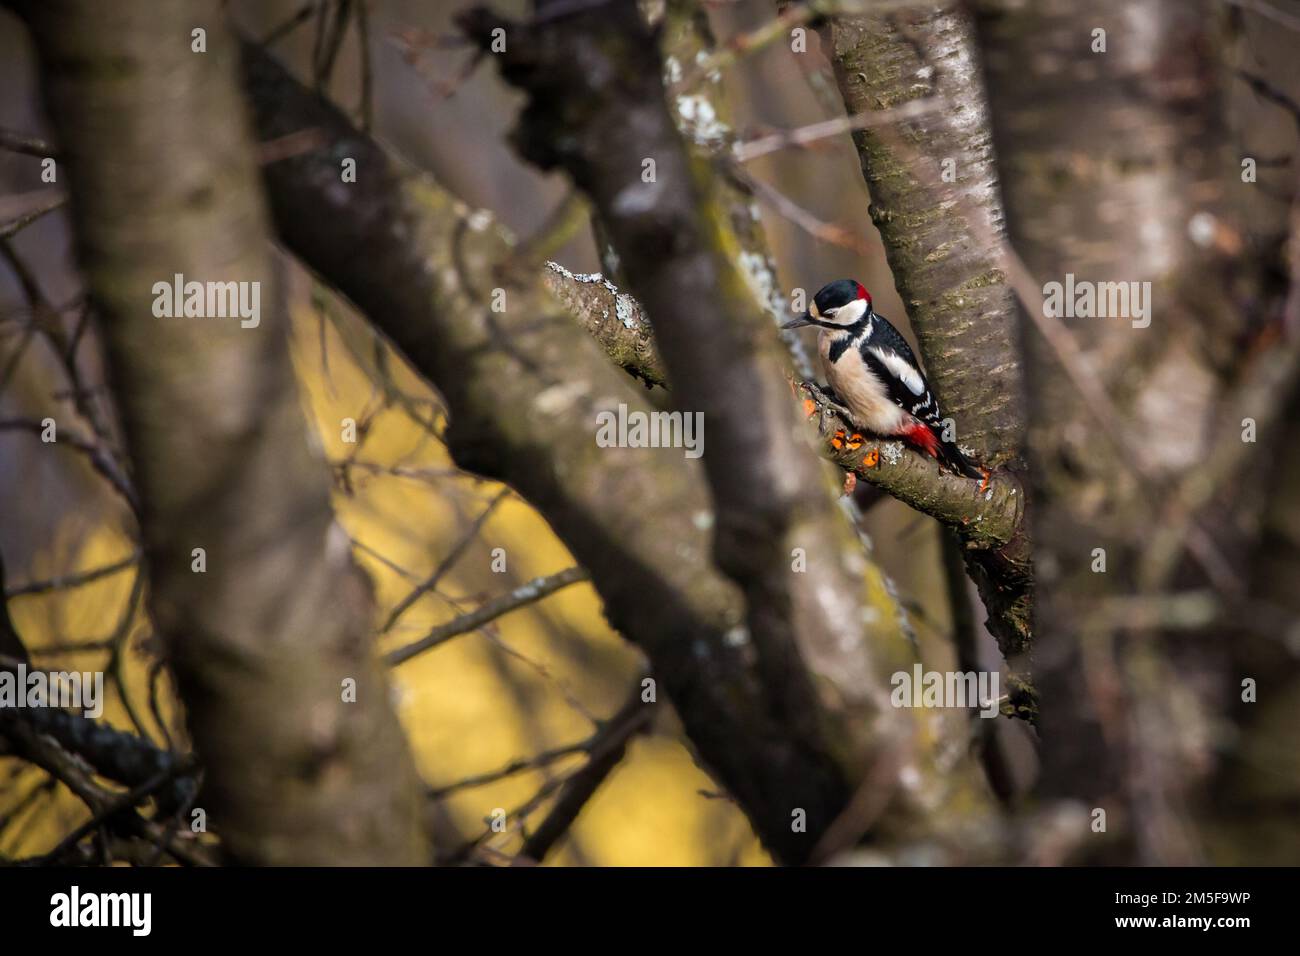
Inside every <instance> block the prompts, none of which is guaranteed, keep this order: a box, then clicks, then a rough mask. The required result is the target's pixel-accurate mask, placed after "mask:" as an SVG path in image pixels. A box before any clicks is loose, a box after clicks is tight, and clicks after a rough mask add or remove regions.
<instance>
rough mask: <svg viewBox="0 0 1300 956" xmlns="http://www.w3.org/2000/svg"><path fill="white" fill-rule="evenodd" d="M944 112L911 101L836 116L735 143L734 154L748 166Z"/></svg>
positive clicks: (930, 102)
mask: <svg viewBox="0 0 1300 956" xmlns="http://www.w3.org/2000/svg"><path fill="white" fill-rule="evenodd" d="M942 109H943V103H942V102H941V101H940V100H939V99H938V98H936V97H927V98H926V99H921V100H912V101H911V102H910V103H904V104H903V105H902V106H896V107H894V108H893V109H887V110H873V111H871V112H867V113H858V114H856V115H854V116H837V117H835V118H833V119H828V120H822V121H821V122H819V123H810V124H809V125H807V126H799V127H796V128H795V129H783V130H778V131H776V132H773V133H768V134H766V135H764V136H759V137H757V138H755V139H751V140H749V141H748V142H744V143H736V144H735V145H734V146H732V148H731V154H732V157H733V158H735V159H736V160H737V161H738V162H742V163H748V162H750V161H751V160H754V159H758V157H760V156H766V155H768V154H769V153H775V152H777V151H778V150H782V149H787V148H789V147H791V146H807V145H809V144H811V143H815V142H818V141H820V140H823V139H828V138H830V137H832V136H840V135H842V134H844V133H852V132H854V131H856V130H863V129H872V128H873V127H876V126H885V125H886V124H889V123H902V122H906V121H908V120H914V119H919V118H920V117H922V116H930V115H932V114H934V113H937V112H939V111H940V110H942Z"/></svg>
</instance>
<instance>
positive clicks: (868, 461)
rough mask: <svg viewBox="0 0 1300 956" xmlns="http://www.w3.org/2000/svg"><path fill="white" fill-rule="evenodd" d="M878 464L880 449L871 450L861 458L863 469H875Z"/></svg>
mask: <svg viewBox="0 0 1300 956" xmlns="http://www.w3.org/2000/svg"><path fill="white" fill-rule="evenodd" d="M879 464H880V449H879V448H873V449H871V450H870V451H869V452H867V453H866V454H865V455H863V456H862V467H863V468H875V467H877V466H878V465H879Z"/></svg>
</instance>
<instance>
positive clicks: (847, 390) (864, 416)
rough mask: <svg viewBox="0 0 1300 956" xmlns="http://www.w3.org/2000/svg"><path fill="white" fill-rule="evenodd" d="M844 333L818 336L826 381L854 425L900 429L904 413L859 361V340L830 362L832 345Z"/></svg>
mask: <svg viewBox="0 0 1300 956" xmlns="http://www.w3.org/2000/svg"><path fill="white" fill-rule="evenodd" d="M844 337H845V333H843V332H838V331H832V330H829V329H823V330H822V332H821V334H820V335H819V336H818V337H817V351H818V352H819V353H820V354H821V358H822V366H823V367H824V368H825V370H826V380H827V381H828V382H830V385H831V388H833V389H835V394H836V395H838V396H839V398H840V401H842V402H844V404H846V405H847V406H848V407H849V414H850V417H852V419H853V421H854V424H856V425H857V426H858V427H859V428H866V429H868V430H870V431H873V432H876V433H877V434H880V435H893V434H896V433H897V432H899V431H900V430H901V429H902V427H903V424H904V419H905V418H906V417H907V413H906V412H904V411H903V410H902V409H901V408H899V407H898V406H897V405H895V404H894V403H893V401H892V400H890V398H889V393H888V392H887V391H886V390H885V386H884V384H883V383H882V382H881V381H880V379H879V378H877V377H876V375H875V373H874V372H872V371H871V369H870V368H868V367H867V364H866V363H865V362H864V361H863V360H862V353H861V352H860V351H859V350H858V342H857V341H854V342H852V343H851V344H850V345H849V347H848V348H846V349H845V350H844V351H843V352H842V353H841V354H840V356H839V358H838V359H837V360H836V361H835V362H834V363H833V364H832V363H831V357H830V352H831V346H832V345H834V344H835V343H836V342H837V341H839V340H842V339H843V338H844Z"/></svg>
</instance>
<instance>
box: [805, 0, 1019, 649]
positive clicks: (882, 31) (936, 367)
mask: <svg viewBox="0 0 1300 956" xmlns="http://www.w3.org/2000/svg"><path fill="white" fill-rule="evenodd" d="M822 36H823V45H824V48H825V50H826V53H827V55H828V56H829V57H830V58H831V62H832V64H833V65H834V68H835V77H836V81H837V83H838V85H839V88H840V92H841V94H842V95H843V98H844V106H845V108H846V110H847V111H848V113H849V115H851V116H852V115H857V114H864V113H871V112H876V111H884V110H891V109H897V108H898V107H900V106H903V105H904V104H909V103H912V104H914V103H917V102H923V101H931V102H933V104H934V106H935V108H934V109H933V110H932V111H928V112H927V113H926V115H924V116H921V117H919V118H917V119H914V120H911V121H907V122H903V123H897V124H885V125H880V126H873V127H870V128H867V129H863V130H859V131H857V132H855V133H854V134H853V141H854V144H855V145H856V146H857V149H858V157H859V160H860V161H861V164H862V174H863V176H864V177H865V179H866V181H867V186H868V187H869V189H870V191H871V215H872V220H873V221H874V222H875V224H876V227H877V228H878V229H879V230H880V237H881V240H882V241H883V242H884V246H885V255H886V258H887V259H888V261H889V268H890V270H891V271H892V272H893V275H894V284H895V285H896V286H897V288H898V293H899V296H900V297H901V298H902V300H903V303H904V304H905V305H906V307H907V315H908V319H909V320H910V321H911V324H912V329H913V330H914V331H915V332H916V337H917V342H918V344H919V345H920V347H921V357H922V360H923V362H924V363H925V367H926V371H927V372H928V373H929V379H930V381H931V383H932V384H933V386H934V392H935V396H936V397H937V398H938V400H939V406H940V408H942V409H943V412H944V414H945V416H947V417H950V418H952V419H953V422H954V425H955V428H956V435H957V440H958V441H959V442H960V443H961V444H963V445H966V446H969V447H970V448H971V449H972V450H973V451H974V452H975V454H976V457H977V459H978V460H980V461H981V462H983V463H985V464H987V465H989V466H997V467H1003V468H1006V469H1008V470H1009V471H1010V472H1012V473H1014V474H1017V475H1018V474H1019V473H1020V472H1022V470H1023V462H1022V461H1021V446H1022V444H1023V439H1024V429H1025V414H1024V413H1025V395H1024V385H1023V381H1022V377H1021V368H1020V358H1019V355H1020V353H1019V348H1018V344H1017V341H1016V322H1015V315H1016V313H1015V298H1014V296H1013V295H1012V292H1011V287H1010V285H1009V284H1008V282H1007V277H1006V275H1005V274H1004V272H1003V270H1002V262H1001V258H1000V254H999V249H998V248H997V246H996V244H994V243H990V242H989V241H988V239H987V238H986V237H987V236H997V237H1001V235H1002V230H1003V222H1002V220H1003V214H1002V203H1001V197H1000V196H999V194H998V178H997V177H998V174H997V169H996V166H995V163H994V158H993V144H992V139H991V136H990V133H989V121H988V107H987V103H986V100H985V95H984V85H983V82H982V79H981V76H980V71H979V64H978V62H977V60H976V56H975V49H974V39H973V36H972V27H971V23H970V17H969V14H968V13H967V12H966V11H965V9H964V8H962V7H960V6H959V5H956V4H949V3H936V4H934V5H933V7H932V8H929V9H927V8H925V7H918V8H916V9H908V10H903V11H893V12H887V13H869V14H863V15H854V16H838V17H835V18H834V19H832V20H831V21H830V24H829V25H828V26H827V27H826V28H825V29H824V30H823V34H822ZM976 219H978V221H973V220H976ZM1005 480H1007V481H1012V480H1014V479H1013V478H1012V477H1011V476H1010V475H1008V476H1007V477H1006V479H1005ZM1017 491H1018V489H1017ZM1021 513H1023V508H1022V509H1021ZM955 530H957V532H958V534H959V535H961V536H962V537H963V539H964V543H965V545H966V547H965V549H964V554H965V558H966V567H967V570H968V572H969V573H970V575H971V577H972V578H973V579H974V580H975V582H976V584H977V585H978V586H979V589H980V596H981V597H982V598H983V601H984V605H985V607H986V609H987V610H988V612H989V620H988V627H989V630H990V631H991V632H992V633H993V635H994V636H995V637H996V638H997V640H998V644H999V646H1000V647H1001V649H1002V653H1003V654H1004V655H1005V656H1006V658H1007V660H1008V661H1009V662H1011V663H1012V664H1013V665H1014V666H1015V667H1016V668H1017V669H1020V668H1024V667H1027V663H1028V662H1027V661H1026V660H1025V655H1026V654H1027V652H1028V651H1029V649H1030V646H1031V643H1032V628H1031V622H1030V617H1031V609H1032V572H1031V569H1030V561H1029V541H1028V534H1027V529H1017V533H1016V534H1014V535H1009V536H1007V537H1006V538H1005V539H1004V541H1003V543H1000V544H999V545H998V546H996V547H990V546H989V544H988V542H986V541H980V540H972V539H971V537H970V535H969V533H968V531H967V529H966V528H964V527H962V526H961V525H956V526H955Z"/></svg>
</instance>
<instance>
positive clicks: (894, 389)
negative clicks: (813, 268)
mask: <svg viewBox="0 0 1300 956" xmlns="http://www.w3.org/2000/svg"><path fill="white" fill-rule="evenodd" d="M804 325H815V326H817V327H818V328H819V329H820V334H819V335H818V337H817V350H818V352H819V353H820V354H821V358H822V363H823V365H824V366H825V369H826V378H827V380H828V381H829V383H830V386H831V388H832V389H833V390H834V392H835V395H836V397H837V398H838V399H839V401H840V402H841V403H843V404H844V405H845V406H846V407H847V408H848V410H849V417H850V418H851V419H852V420H853V422H854V424H856V425H857V426H858V427H859V428H864V429H866V430H868V431H871V432H874V433H875V434H877V435H883V436H889V437H896V438H902V439H904V440H906V441H908V442H910V443H911V444H913V445H916V446H917V447H919V448H921V449H922V450H924V451H925V452H927V453H928V454H929V455H931V456H932V457H934V458H936V459H938V460H939V461H940V462H942V463H943V464H944V465H946V466H947V467H948V468H950V469H952V470H953V471H954V472H956V473H957V474H960V475H965V476H966V477H968V478H977V479H983V478H984V477H985V473H984V472H983V471H981V470H980V469H979V468H978V467H976V465H975V464H974V463H973V462H971V461H970V459H968V458H967V457H966V456H965V455H964V454H963V453H962V451H961V449H960V448H958V447H957V445H956V443H955V442H953V441H951V440H947V439H945V438H944V421H943V415H942V413H941V412H940V411H939V404H938V402H936V401H935V398H934V393H933V392H932V391H931V390H930V384H929V382H927V381H926V379H925V373H924V372H922V371H921V366H920V364H919V363H918V362H917V361H916V356H915V355H913V354H912V349H911V347H910V346H909V345H908V344H907V340H906V339H904V338H903V336H902V335H901V334H900V333H899V331H898V329H896V328H894V327H893V326H892V325H890V324H889V320H888V319H886V318H885V317H884V316H883V315H880V314H879V313H877V312H876V311H875V310H874V309H873V308H872V307H871V294H870V293H869V292H867V290H866V289H865V288H864V287H863V285H862V283H860V282H855V281H854V280H852V279H840V280H838V281H836V282H832V283H830V284H829V285H826V286H823V287H822V289H821V290H820V291H819V292H818V293H817V295H816V296H814V297H813V302H812V305H811V306H810V307H809V309H808V311H807V312H806V313H804V314H803V315H802V316H800V317H799V318H797V319H795V320H794V321H792V322H787V323H786V325H785V328H787V329H791V328H799V327H800V326H804Z"/></svg>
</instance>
